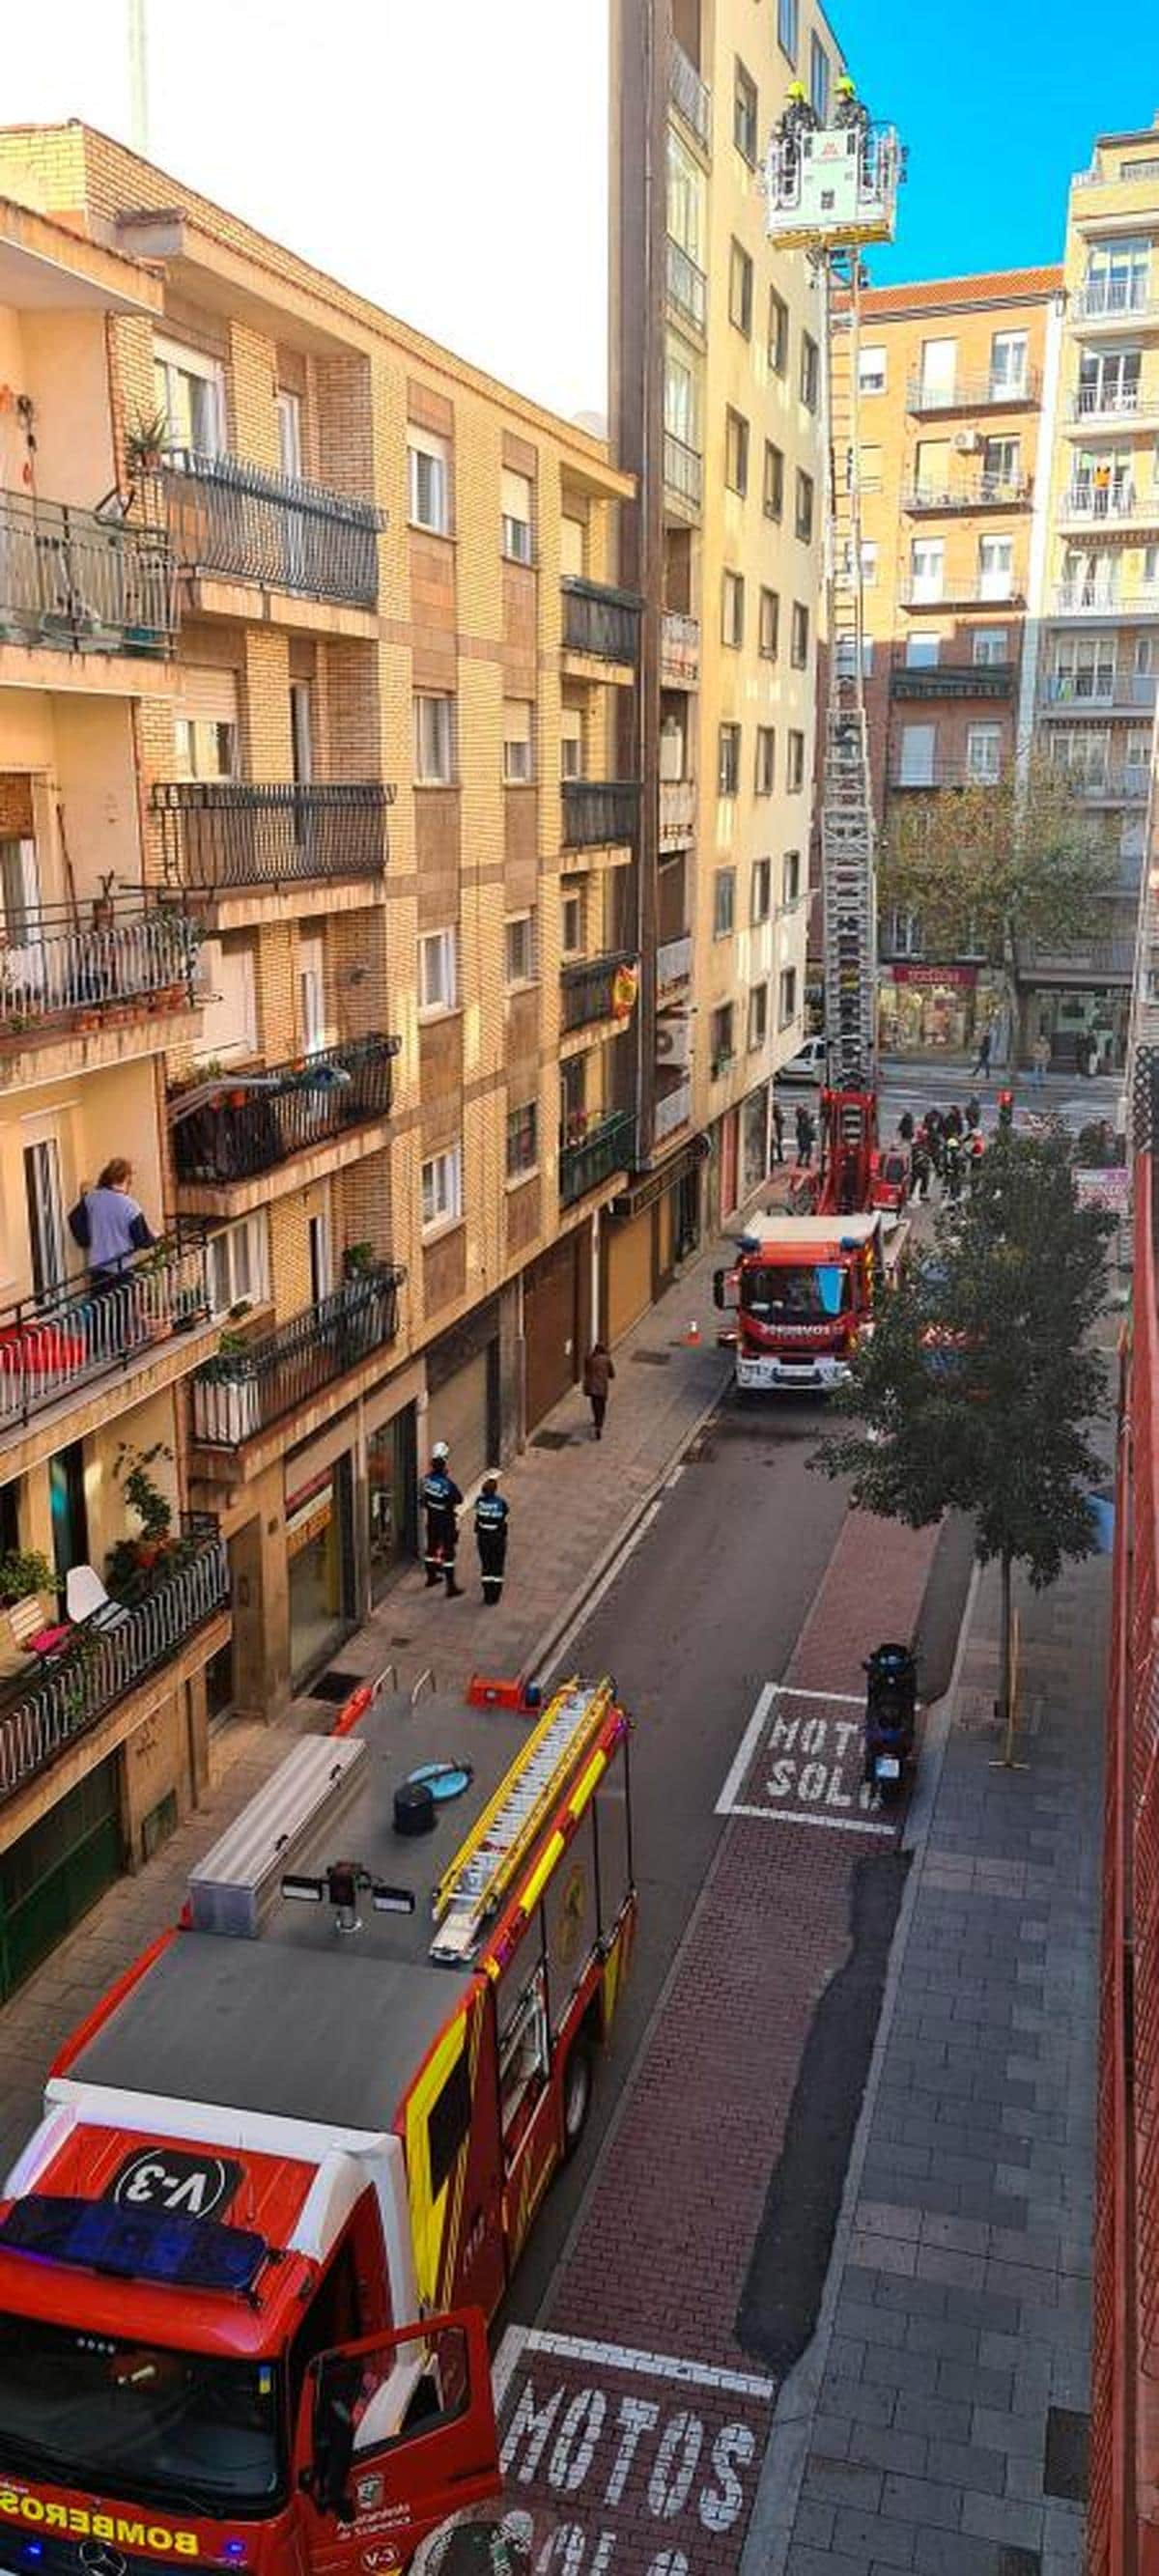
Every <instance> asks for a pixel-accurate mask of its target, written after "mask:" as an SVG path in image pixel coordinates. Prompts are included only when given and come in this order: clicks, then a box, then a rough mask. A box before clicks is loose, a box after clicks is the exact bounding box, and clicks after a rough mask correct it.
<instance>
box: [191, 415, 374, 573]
mask: <svg viewBox="0 0 1159 2576" xmlns="http://www.w3.org/2000/svg"><path fill="white" fill-rule="evenodd" d="M162 488H163V490H164V494H165V500H166V504H167V507H168V511H169V518H170V525H171V526H172V529H173V534H174V543H175V547H176V552H177V559H178V562H179V563H180V565H181V567H182V570H183V571H185V572H188V573H193V574H195V575H198V576H204V575H206V574H208V575H210V576H211V577H217V578H219V579H222V580H225V581H245V582H256V583H258V584H259V585H260V587H261V588H262V589H263V590H278V591H286V592H289V593H290V595H291V596H295V597H299V598H305V599H319V600H333V601H336V602H339V603H341V604H342V605H344V606H346V607H348V608H364V609H373V608H377V606H378V533H379V530H380V529H381V528H384V527H385V525H386V519H385V516H384V513H383V512H382V511H381V510H376V509H375V508H374V506H373V504H372V503H371V502H369V501H352V500H349V499H348V498H347V496H346V494H345V493H342V492H329V491H327V490H326V489H325V487H324V486H323V485H322V484H318V483H303V482H300V481H298V479H297V478H296V477H295V476H293V475H289V474H271V473H268V472H266V470H265V469H264V468H263V467H261V466H258V465H247V464H246V463H245V461H244V459H243V458H241V457H238V456H202V455H199V454H197V453H196V452H195V451H194V450H192V449H190V448H174V449H172V450H171V451H170V452H169V454H168V455H167V457H166V459H165V463H164V467H163V469H162Z"/></svg>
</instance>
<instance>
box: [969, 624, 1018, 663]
mask: <svg viewBox="0 0 1159 2576" xmlns="http://www.w3.org/2000/svg"><path fill="white" fill-rule="evenodd" d="M1009 659H1010V638H1009V636H1008V634H1007V632H1006V628H1005V627H1004V626H976V627H975V629H974V662H975V664H976V666H977V667H978V668H979V669H982V668H983V667H984V666H985V665H986V664H987V663H990V662H1008V661H1009Z"/></svg>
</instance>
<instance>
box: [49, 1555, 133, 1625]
mask: <svg viewBox="0 0 1159 2576" xmlns="http://www.w3.org/2000/svg"><path fill="white" fill-rule="evenodd" d="M64 1600H65V1608H66V1609H67V1611H68V1615H69V1618H70V1619H71V1620H72V1622H73V1624H74V1626H75V1627H78V1628H79V1627H80V1626H81V1625H82V1624H83V1623H85V1622H86V1621H87V1622H90V1623H92V1624H94V1625H95V1626H96V1627H98V1628H119V1627H121V1625H122V1624H123V1622H124V1621H125V1620H126V1619H127V1618H128V1616H129V1613H128V1611H127V1610H126V1609H125V1608H124V1607H123V1605H122V1603H121V1602H119V1601H113V1600H111V1599H110V1596H109V1594H108V1593H107V1592H106V1590H105V1587H104V1584H103V1583H102V1581H101V1578H100V1576H99V1574H98V1573H97V1570H96V1567H95V1566H92V1565H72V1566H70V1567H69V1570H68V1573H67V1574H66V1576H65V1581H64Z"/></svg>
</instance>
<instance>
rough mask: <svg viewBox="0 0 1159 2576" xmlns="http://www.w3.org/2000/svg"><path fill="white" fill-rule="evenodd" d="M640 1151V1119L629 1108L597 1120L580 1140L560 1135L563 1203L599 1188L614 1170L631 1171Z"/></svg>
mask: <svg viewBox="0 0 1159 2576" xmlns="http://www.w3.org/2000/svg"><path fill="white" fill-rule="evenodd" d="M635 1155H636V1121H635V1119H634V1118H633V1116H632V1113H631V1111H630V1110H628V1109H614V1110H612V1112H611V1114H610V1115H609V1116H608V1117H606V1118H600V1119H598V1120H593V1121H592V1123H591V1125H590V1126H589V1127H588V1129H587V1132H586V1134H585V1135H584V1136H583V1137H582V1138H581V1139H580V1140H578V1141H577V1142H574V1143H571V1144H569V1143H567V1142H566V1140H565V1139H564V1138H563V1137H561V1138H560V1147H559V1198H560V1205H561V1207H572V1206H574V1204H575V1201H576V1200H577V1199H583V1198H586V1197H587V1194H588V1191H589V1190H598V1188H599V1186H600V1183H601V1181H607V1180H610V1179H611V1176H612V1173H613V1172H623V1171H628V1170H630V1168H631V1165H632V1163H633V1162H634V1160H635Z"/></svg>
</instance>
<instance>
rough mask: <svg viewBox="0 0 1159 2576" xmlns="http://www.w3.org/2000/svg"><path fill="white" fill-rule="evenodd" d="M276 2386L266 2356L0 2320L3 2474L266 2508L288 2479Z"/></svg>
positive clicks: (217, 2506) (219, 2508) (228, 2507)
mask: <svg viewBox="0 0 1159 2576" xmlns="http://www.w3.org/2000/svg"><path fill="white" fill-rule="evenodd" d="M277 2390H278V2373H277V2371H276V2369H275V2368H274V2367H273V2365H272V2364H271V2363H269V2362H243V2361H219V2360H218V2359H217V2358H216V2356H214V2355H212V2354H206V2353H200V2352H174V2351H171V2350H170V2349H169V2348H168V2346H166V2345H161V2344H141V2343H122V2342H120V2341H119V2340H118V2339H116V2338H115V2337H113V2336H110V2335H94V2334H78V2333H76V2332H75V2331H74V2330H73V2329H71V2328H68V2327H64V2326H52V2325H44V2324H42V2323H41V2322H40V2320H39V2319H37V2318H33V2317H14V2316H0V2471H2V2472H3V2473H4V2474H5V2475H7V2476H11V2475H13V2474H15V2473H18V2472H20V2471H21V2470H23V2471H24V2472H25V2473H26V2474H28V2475H30V2476H33V2477H43V2478H47V2479H49V2480H51V2481H53V2482H55V2483H57V2484H59V2485H62V2486H69V2487H83V2488H88V2487H96V2488H98V2489H100V2490H101V2491H102V2492H104V2493H106V2494H107V2493H109V2492H110V2491H111V2492H112V2493H113V2494H114V2495H117V2494H124V2495H125V2496H127V2497H134V2496H141V2497H142V2498H146V2499H147V2498H155V2499H157V2500H158V2501H159V2502H162V2503H168V2504H171V2505H173V2506H175V2507H177V2508H179V2509H180V2508H184V2509H185V2510H186V2511H197V2510H201V2511H203V2512H205V2513H208V2514H212V2513H217V2512H225V2513H229V2514H236V2513H238V2512H239V2511H243V2510H249V2511H252V2512H254V2513H260V2512H265V2511H268V2509H269V2505H270V2502H271V2499H272V2498H274V2497H275V2496H276V2495H277V2493H278V2490H279V2487H280V2485H281V2483H282V2459H281V2451H280V2446H279V2438H278V2397H277Z"/></svg>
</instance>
